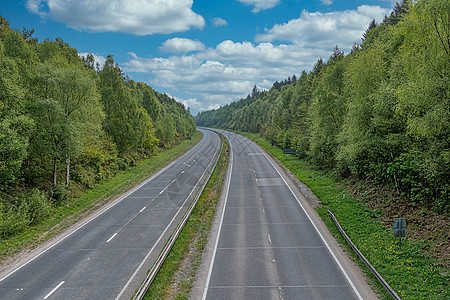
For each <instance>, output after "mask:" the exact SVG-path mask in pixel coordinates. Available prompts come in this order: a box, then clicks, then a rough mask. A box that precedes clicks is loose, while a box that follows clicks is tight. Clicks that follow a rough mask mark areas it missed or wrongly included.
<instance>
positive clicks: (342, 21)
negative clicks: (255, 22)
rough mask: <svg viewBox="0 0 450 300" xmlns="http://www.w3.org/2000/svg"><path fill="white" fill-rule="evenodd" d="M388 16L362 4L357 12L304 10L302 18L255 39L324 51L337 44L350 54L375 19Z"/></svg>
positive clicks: (277, 25) (381, 9)
mask: <svg viewBox="0 0 450 300" xmlns="http://www.w3.org/2000/svg"><path fill="white" fill-rule="evenodd" d="M388 13H389V10H388V9H384V8H381V7H380V6H369V5H362V6H359V7H358V8H357V10H345V11H335V12H329V13H320V12H316V13H311V12H308V11H306V10H304V11H303V12H302V13H301V15H300V18H298V19H293V20H290V21H289V22H287V23H284V24H281V25H279V24H276V25H275V26H273V27H272V28H271V29H266V33H264V34H260V35H258V36H256V40H257V41H260V42H262V41H265V42H273V41H289V42H291V43H294V44H296V45H299V46H303V47H305V46H309V47H312V48H317V49H324V48H326V47H329V46H330V45H336V44H338V45H339V46H340V47H341V49H343V50H344V51H346V52H348V51H349V50H350V48H351V46H352V45H353V43H354V42H358V41H359V40H360V38H361V35H362V33H363V32H364V30H365V29H366V28H367V26H368V25H369V22H370V21H371V20H372V19H373V18H375V19H377V20H382V19H383V17H384V16H385V15H386V14H388Z"/></svg>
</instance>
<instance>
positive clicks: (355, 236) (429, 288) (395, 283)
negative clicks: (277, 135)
mask: <svg viewBox="0 0 450 300" xmlns="http://www.w3.org/2000/svg"><path fill="white" fill-rule="evenodd" d="M242 134H243V135H245V136H247V137H249V138H251V139H253V140H254V141H256V142H257V143H258V144H259V145H261V146H262V147H263V148H264V149H266V150H267V151H268V152H270V153H272V155H273V156H275V157H276V158H278V159H279V160H280V161H281V162H282V163H283V164H284V165H285V167H287V168H288V169H289V170H291V172H293V173H294V174H295V175H296V176H297V178H298V179H299V180H300V181H302V182H303V183H305V184H306V185H307V186H308V187H309V188H310V189H311V190H312V192H313V193H314V194H315V195H316V196H317V197H318V198H319V200H320V201H321V202H322V205H323V207H318V208H316V210H317V212H318V213H319V215H320V216H321V218H322V219H323V220H324V222H325V223H326V225H327V226H328V228H329V229H330V231H331V232H332V233H333V235H334V236H335V237H336V238H337V239H338V240H339V241H340V242H341V244H343V245H345V247H346V248H347V250H348V252H349V253H350V255H351V256H352V258H353V259H354V260H355V261H357V262H358V264H360V265H362V263H361V261H360V260H359V259H358V258H357V257H356V255H355V254H354V252H353V251H352V250H351V248H350V247H349V246H348V245H347V243H346V242H345V240H344V239H343V238H342V236H341V235H340V233H339V231H338V230H337V229H336V226H335V225H334V223H333V222H332V220H331V219H330V217H329V216H328V213H327V208H329V209H330V210H331V211H332V212H333V213H334V214H335V216H336V218H337V219H338V220H339V222H340V223H341V225H342V227H343V228H344V230H345V231H346V232H347V234H348V235H349V236H350V238H351V239H352V240H353V242H354V243H355V244H356V246H357V247H358V248H359V249H360V250H361V251H362V253H363V254H364V255H365V256H366V258H367V259H368V260H369V261H370V262H371V263H372V264H373V266H374V267H375V268H377V270H378V272H379V273H380V274H381V275H382V276H383V277H384V279H385V280H386V281H387V282H388V283H389V285H391V287H392V288H393V289H394V290H395V291H396V293H397V294H398V295H399V296H400V297H401V298H402V299H449V297H450V295H449V292H448V291H449V279H450V274H449V270H448V269H446V268H445V267H444V266H442V264H440V263H439V261H437V260H436V259H433V258H430V257H429V256H427V255H425V254H424V249H425V248H426V247H427V243H426V242H425V241H419V240H412V239H408V238H407V239H402V250H401V251H399V245H398V239H394V237H393V229H392V228H389V227H386V226H385V225H384V224H383V223H382V222H381V221H380V220H379V218H378V217H379V213H380V212H378V211H373V210H371V209H369V208H368V207H367V206H366V205H365V204H364V203H363V202H362V201H360V200H358V199H355V198H352V197H349V196H345V195H349V194H350V192H348V191H346V190H345V188H344V187H343V186H344V184H343V183H342V182H340V181H339V179H337V178H335V177H334V176H333V175H331V174H328V173H325V172H323V171H320V170H316V169H314V168H312V167H311V166H310V165H309V164H308V162H306V161H304V160H301V159H298V158H295V157H294V156H292V155H285V154H283V150H282V149H279V148H277V147H275V146H272V145H271V144H270V143H269V142H268V141H266V140H265V139H262V138H260V137H259V136H258V135H256V134H247V133H242ZM392 221H393V220H392ZM407 221H408V220H407ZM408 230H413V229H410V228H408V229H407V235H408ZM362 268H363V270H364V271H365V272H366V274H367V275H368V277H369V278H371V280H372V283H373V284H374V285H375V286H376V287H377V290H378V291H379V293H380V294H381V296H382V298H384V299H390V297H389V296H388V295H387V293H386V292H385V291H384V290H383V289H382V287H381V285H379V284H378V283H375V278H374V277H373V276H372V275H371V273H370V271H369V270H368V269H367V268H366V267H365V266H363V267H362Z"/></svg>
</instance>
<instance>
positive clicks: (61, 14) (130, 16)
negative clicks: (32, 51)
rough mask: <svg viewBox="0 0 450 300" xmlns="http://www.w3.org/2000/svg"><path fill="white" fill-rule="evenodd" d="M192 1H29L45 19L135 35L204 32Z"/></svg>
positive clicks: (90, 29) (99, 30) (78, 27)
mask: <svg viewBox="0 0 450 300" xmlns="http://www.w3.org/2000/svg"><path fill="white" fill-rule="evenodd" d="M192 3H193V0H164V1H161V0H115V1H110V0H97V1H92V0H78V1H72V0H27V8H28V9H29V10H30V11H31V12H33V13H35V14H38V15H40V16H41V17H42V18H50V19H52V20H55V21H58V22H62V23H65V24H66V25H67V26H69V27H71V28H74V29H77V30H86V31H92V32H125V33H130V34H135V35H150V34H154V33H166V34H167V33H173V32H183V31H186V30H189V29H191V28H192V27H197V28H203V27H204V25H205V20H204V19H203V17H202V16H200V15H198V14H196V13H195V12H193V11H192Z"/></svg>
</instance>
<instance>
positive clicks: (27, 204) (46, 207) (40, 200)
mask: <svg viewBox="0 0 450 300" xmlns="http://www.w3.org/2000/svg"><path fill="white" fill-rule="evenodd" d="M22 206H24V209H25V210H26V212H27V215H28V219H29V221H30V223H29V224H31V225H34V224H38V223H40V222H42V221H43V220H44V219H45V218H47V217H48V216H49V215H50V212H51V209H52V206H51V204H50V202H49V201H48V199H47V197H46V196H45V195H44V193H43V192H41V191H39V190H38V189H33V190H32V191H31V192H30V193H28V194H26V195H25V196H24V199H23V201H22V204H21V207H22Z"/></svg>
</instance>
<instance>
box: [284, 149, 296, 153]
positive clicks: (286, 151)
mask: <svg viewBox="0 0 450 300" xmlns="http://www.w3.org/2000/svg"><path fill="white" fill-rule="evenodd" d="M283 154H295V149H294V148H284V149H283Z"/></svg>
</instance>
